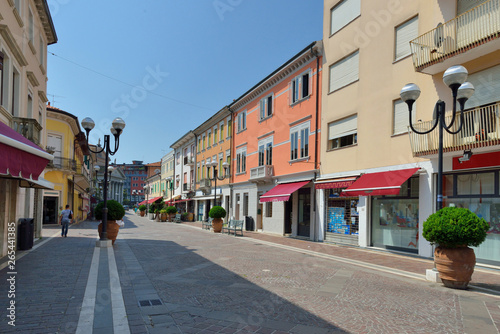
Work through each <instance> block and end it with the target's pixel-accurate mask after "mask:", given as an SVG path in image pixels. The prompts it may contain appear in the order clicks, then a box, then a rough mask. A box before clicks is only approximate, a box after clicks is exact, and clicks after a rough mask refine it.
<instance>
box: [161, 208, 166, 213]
mask: <svg viewBox="0 0 500 334" xmlns="http://www.w3.org/2000/svg"><path fill="white" fill-rule="evenodd" d="M160 213H168V212H167V209H161V210H160Z"/></svg>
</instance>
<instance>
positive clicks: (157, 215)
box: [155, 213, 160, 222]
mask: <svg viewBox="0 0 500 334" xmlns="http://www.w3.org/2000/svg"><path fill="white" fill-rule="evenodd" d="M155 220H156V221H157V222H159V221H160V214H159V213H157V214H156V218H155Z"/></svg>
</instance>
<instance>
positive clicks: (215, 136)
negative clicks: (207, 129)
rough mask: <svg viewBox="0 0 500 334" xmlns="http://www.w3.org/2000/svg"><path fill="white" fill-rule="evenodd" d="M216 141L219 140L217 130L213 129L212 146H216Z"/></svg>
mask: <svg viewBox="0 0 500 334" xmlns="http://www.w3.org/2000/svg"><path fill="white" fill-rule="evenodd" d="M217 139H219V138H218V137H217V128H214V143H213V145H216V144H217Z"/></svg>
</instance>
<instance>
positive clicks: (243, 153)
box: [236, 147, 247, 174]
mask: <svg viewBox="0 0 500 334" xmlns="http://www.w3.org/2000/svg"><path fill="white" fill-rule="evenodd" d="M246 164H247V148H246V147H243V148H240V149H238V150H236V173H237V174H239V173H245V172H246Z"/></svg>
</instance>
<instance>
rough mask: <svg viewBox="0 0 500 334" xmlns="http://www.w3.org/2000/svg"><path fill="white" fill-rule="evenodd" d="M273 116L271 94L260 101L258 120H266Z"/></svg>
mask: <svg viewBox="0 0 500 334" xmlns="http://www.w3.org/2000/svg"><path fill="white" fill-rule="evenodd" d="M272 115H273V94H271V95H269V96H266V97H265V98H263V99H262V100H260V119H261V120H262V119H264V118H268V117H271V116H272Z"/></svg>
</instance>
